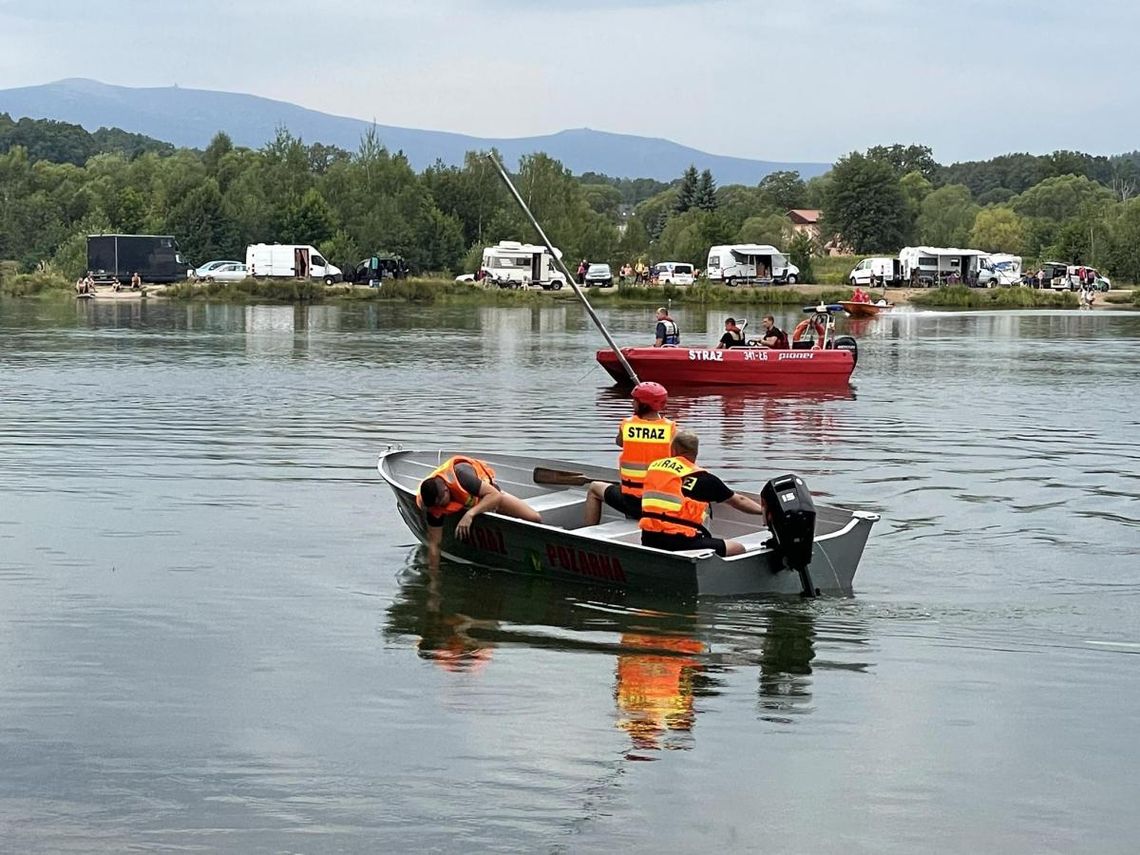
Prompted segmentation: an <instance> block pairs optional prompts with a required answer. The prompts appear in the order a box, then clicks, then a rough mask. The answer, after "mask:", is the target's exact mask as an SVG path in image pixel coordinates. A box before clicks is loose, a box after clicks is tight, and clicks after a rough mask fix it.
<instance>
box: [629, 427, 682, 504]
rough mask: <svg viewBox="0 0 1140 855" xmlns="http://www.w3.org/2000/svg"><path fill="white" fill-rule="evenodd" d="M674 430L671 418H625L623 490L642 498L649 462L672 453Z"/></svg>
mask: <svg viewBox="0 0 1140 855" xmlns="http://www.w3.org/2000/svg"><path fill="white" fill-rule="evenodd" d="M674 430H675V427H674V425H673V423H672V422H671V421H669V419H657V420H656V421H651V420H649V419H643V418H640V417H638V416H630V417H629V418H628V419H623V420H622V423H621V454H620V455H619V456H618V469H619V470H620V472H621V491H622V492H623V493H625V494H626V495H629V496H636V497H637V498H641V493H642V491H643V490H644V488H645V473H646V471H647V470H648V469H649V464H650V463H652V462H653V461H654V460H660V459H661V458H662V457H668V456H669V448H670V446H671V445H672V443H673V432H674Z"/></svg>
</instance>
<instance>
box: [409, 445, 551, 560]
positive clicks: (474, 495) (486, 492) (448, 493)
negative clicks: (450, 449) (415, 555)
mask: <svg viewBox="0 0 1140 855" xmlns="http://www.w3.org/2000/svg"><path fill="white" fill-rule="evenodd" d="M416 506H417V507H419V509H420V510H421V511H423V512H424V514H425V516H426V517H427V524H428V530H427V533H428V538H427V547H428V566H429V567H431V568H435V567H438V566H439V553H440V544H441V543H442V541H443V520H444V518H445V517H449V516H452V515H454V514H458V513H462V514H463V516H462V517H461V518H460V520H459V522H458V523H457V524H456V526H455V536H456V537H457V538H459V539H460V540H466V539H467V538H468V536H469V535H470V534H471V523H472V522H474V520H475V517H477V516H479V515H480V514H485V513H487V512H489V511H494V512H496V513H500V514H504V515H506V516H508V517H517V518H519V519H520V520H526V521H527V522H534V523H540V522H542V516H541V515H540V514H539V513H538V511H536V510H534V508H532V507H531V506H530V505H528V504H527V503H526V502H524V501H523V500H522V499H520V498H518V497H516V496H512V495H511V494H510V493H504V492H503V491H502V490H500V489H499V485H498V484H496V483H495V470H494V469H492V468H491V466H490V465H489V464H487V463H484V462H483V461H482V460H477V459H475V458H474V457H462V456H459V455H456V456H455V457H451V458H448V459H447V460H445V461H444V462H443V463H441V464H440V465H439V466H437V467H436V468H435V470H434V471H432V473H431V474H430V475H428V476H427V477H426V478H424V480H423V481H421V482H420V488H419V490H418V492H417V496H416Z"/></svg>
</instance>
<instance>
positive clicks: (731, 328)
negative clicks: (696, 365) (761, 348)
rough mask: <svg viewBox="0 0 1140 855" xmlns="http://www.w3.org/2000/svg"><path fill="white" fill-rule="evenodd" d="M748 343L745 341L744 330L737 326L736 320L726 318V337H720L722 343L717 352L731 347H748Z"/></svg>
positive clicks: (718, 345) (717, 347)
mask: <svg viewBox="0 0 1140 855" xmlns="http://www.w3.org/2000/svg"><path fill="white" fill-rule="evenodd" d="M747 346H748V342H746V341H745V340H744V330H742V329H741V328H740V327H738V326H737V325H736V318H726V319H725V322H724V335H722V336H721V337H720V342H719V343H718V344H717V346H716V349H717V350H724V349H725V348H729V347H747Z"/></svg>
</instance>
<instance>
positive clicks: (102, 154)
mask: <svg viewBox="0 0 1140 855" xmlns="http://www.w3.org/2000/svg"><path fill="white" fill-rule="evenodd" d="M1138 176H1140V153H1137V152H1133V153H1131V154H1127V155H1121V156H1117V157H1113V158H1105V157H1093V156H1090V155H1084V154H1080V153H1076V152H1056V153H1054V154H1052V155H1043V156H1036V155H1029V154H1010V155H1002V156H1000V157H996V158H994V159H992V160H989V161H981V162H973V163H957V164H952V165H949V166H943V165H939V164H938V163H936V162H935V161H934V159H933V156H932V153H931V151H930V149H928V148H926V147H924V146H917V145H911V146H901V145H894V146H889V147H888V146H879V147H875V148H871V149H868V150H867V151H866V152H852V153H851V154H849V155H847V156H845V157H843V158H840V160H839V161H838V162H837V163H836V164H835V166H834V168H833V169H832V170H831V171H830V172H829V173H827V174H826V175H823V176H819V177H817V178H813V179H811V180H809V181H806V182H805V181H803V180H802V179H801V178H800V176H799V175H798V174H797V173H795V172H776V173H772V174H770V175H768V176H766V177H765V178H764V179H763V180H762V181H761V182H760V183H759V184H757V185H753V186H743V185H729V186H723V187H717V186H716V184H715V182H714V180H713V177H712V175H711V174H710V173H709V172H708V171H707V170H706V171H705V172H704V173H701V174H698V173H697V170H696V169H690V170H688V171H686V173H685V174H684V175H682V176H678V178H677V180H676V181H674V182H672V183H671V184H668V185H666V184H664V183H662V182H658V181H654V180H651V179H615V178H610V177H607V176H605V175H599V174H595V173H586V174H584V175H581V176H577V177H575V176H573V175H571V174H570V172H569V171H568V170H567V169H565V168H564V167H563V166H562V165H561V164H560V163H559V162H558V161H556V160H553V159H551V158H549V157H547V156H546V155H543V154H535V155H529V156H526V157H524V158H522V159H521V161H520V164H519V167H518V170H517V175H516V178H517V182H518V186H519V189H520V192H521V193H522V194H523V196H524V198H526V199H527V201H528V204H530V205H531V207H532V209H533V210H534V213H535V214H536V216H537V217H538V218H539V220H540V221H541V222H542V223H543V224H544V226H545V228H546V230H547V233H548V234H549V235H550V236H551V238H552V240H553V241H554V242H555V243H556V244H557V245H558V246H560V247H561V248H562V249H563V250H564V252H565V254H566V257H567V258H571V259H578V258H589V259H593V260H606V261H610V262H611V263H613V264H621V263H623V262H625V261H634V260H636V259H638V258H644V259H646V260H651V261H654V260H665V259H674V260H685V261H690V262H693V263H695V264H697V265H698V266H701V267H703V266H704V260H705V256H706V254H707V251H708V248H709V247H710V246H712V245H714V244H718V243H726V242H754V243H772V244H776V245H778V246H781V247H783V248H785V249H788V250H790V251H791V252H792V253H793V256H794V258H795V259H796V260H797V263H801V262H802V263H801V267H803V266H804V264H810V260H811V255H812V254H814V253H818V252H820V251H821V247H820V246H818V245H816V244H815V243H813V242H812V241H810V240H808V239H807V238H805V237H804V236H794V235H793V234H792V233H791V231H790V223H789V220H788V218H787V216H786V214H787V211H788V210H789V209H791V208H819V209H822V210H823V220H822V222H823V226H824V234H823V240H828V239H831V240H833V241H836V242H839V243H841V244H842V245H844V246H846V247H847V248H849V249H850V250H851V251H853V252H856V253H872V252H886V253H892V254H893V253H895V252H897V251H898V249H899V248H900V247H901V246H903V245H907V244H914V243H924V244H934V245H949V246H953V245H960V246H974V247H977V248H981V249H987V250H994V251H997V250H1003V251H1008V252H1014V253H1018V254H1022V255H1025V256H1026V257H1027V258H1030V259H1042V258H1044V257H1046V256H1048V257H1052V258H1057V259H1059V260H1066V261H1074V262H1084V263H1089V264H1093V265H1096V266H1097V267H1100V268H1102V269H1104V270H1105V271H1107V272H1108V273H1109V274H1110V275H1114V276H1118V277H1121V278H1124V279H1127V280H1130V281H1138V280H1140V201H1138V200H1137V198H1135V193H1136V190H1137V187H1138V184H1140V181H1138ZM97 232H126V233H160V234H173V235H175V236H176V237H177V238H178V240H179V243H180V245H181V247H182V249H183V254H184V255H185V257H186V258H187V259H188V260H189V261H190V262H193V263H195V264H198V263H201V262H203V261H205V260H208V259H211V258H227V257H237V258H241V257H244V248H245V246H246V245H247V244H249V243H254V242H259V241H267V242H283V243H292V242H296V243H312V244H314V245H316V246H318V247H319V248H320V249H321V250H322V251H323V252H324V253H326V254H327V255H328V256H329V257H330V258H331V259H332V260H334V261H336V262H340V263H344V264H347V263H349V262H353V261H355V260H357V259H358V258H360V257H362V256H363V255H365V254H367V253H370V252H375V251H391V252H398V253H401V254H402V255H404V256H405V257H406V258H407V259H408V260H409V262H410V263H411V264H412V265H413V267H414V268H416V269H417V270H420V271H440V272H442V271H448V272H456V271H459V270H472V269H474V266H475V265H476V264H477V263H478V262H477V259H478V256H479V253H480V250H481V248H482V247H483V246H484V245H486V244H489V243H494V242H497V241H499V240H504V239H517V240H532V239H533V238H534V235H533V234H532V233H531V229H530V227H529V226H528V225H527V223H526V221H525V219H524V217H523V214H522V213H521V211H519V210H518V208H517V206H516V205H515V204H514V203H513V202H512V200H511V199H510V198H509V196H508V194H507V192H506V190H505V188H504V187H503V185H502V183H501V180H500V179H499V177H498V175H497V174H496V172H495V170H494V168H493V167H492V166H491V165H490V163H488V161H487V160H486V158H485V157H483V156H481V155H480V154H479V153H476V152H471V153H469V154H468V155H467V158H466V161H465V163H464V165H463V166H462V167H457V166H444V165H442V164H437V165H435V166H433V167H430V168H428V169H426V170H424V171H422V172H419V173H417V172H416V171H415V170H413V169H412V167H411V166H410V165H409V164H408V161H407V159H406V158H405V157H404V156H403V155H402V154H400V153H398V152H397V153H393V152H391V151H389V150H388V149H386V148H385V147H384V145H383V141H382V140H381V139H379V138H378V137H377V136H376V134H375V133H374V132H369V133H367V134H365V136H364V138H363V139H362V140H361V143H360V146H359V147H358V149H357V150H356V151H353V152H349V151H345V150H344V149H340V148H336V147H333V146H326V145H322V144H319V143H317V144H311V145H310V144H306V143H305V142H304V141H302V140H300V139H298V138H296V137H294V136H293V135H291V134H290V133H289V132H288V131H286V130H284V129H282V130H280V131H279V132H278V134H277V137H276V139H275V140H273V141H272V142H271V143H269V144H268V145H266V146H264V147H262V148H259V149H249V148H241V147H237V146H234V145H233V144H232V143H231V141H230V140H229V138H228V137H227V136H226V135H225V134H218V135H217V136H215V138H214V139H213V141H212V142H211V143H210V145H209V146H208V147H207V148H206V149H205V150H204V151H199V150H196V149H175V148H174V147H173V146H170V145H168V144H165V143H162V142H159V141H157V140H152V139H148V138H146V137H140V136H138V135H134V134H127V133H125V132H123V131H120V130H116V129H101V130H100V131H98V132H96V133H94V134H89V133H87V132H86V131H84V130H83V129H82V128H80V127H78V126H76V125H67V124H65V123H59V122H48V121H35V120H28V119H23V120H21V121H19V122H13V121H12V120H11V119H10V118H8V117H7V116H4V115H2V114H0V259H12V260H15V261H17V262H19V264H20V265H21V267H23V268H24V269H31V268H33V267H35V266H37V265H41V266H44V265H46V266H51V267H54V268H55V269H56V270H58V272H60V273H62V274H64V275H68V276H73V275H76V274H77V273H78V272H79V271H80V270H81V269H82V267H83V265H84V256H83V250H84V237H85V236H86V235H87V234H91V233H97Z"/></svg>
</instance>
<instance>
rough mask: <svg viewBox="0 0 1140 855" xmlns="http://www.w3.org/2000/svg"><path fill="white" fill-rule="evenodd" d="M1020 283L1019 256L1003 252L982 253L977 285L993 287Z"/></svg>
mask: <svg viewBox="0 0 1140 855" xmlns="http://www.w3.org/2000/svg"><path fill="white" fill-rule="evenodd" d="M1020 284H1021V256H1020V255H1010V254H1009V253H1005V252H994V253H991V254H990V255H983V256H982V257H981V259H980V261H979V265H978V286H979V287H982V288H993V287H994V286H996V285H1006V286H1009V285H1020Z"/></svg>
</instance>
